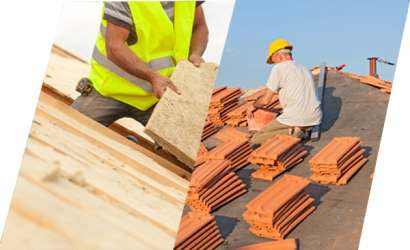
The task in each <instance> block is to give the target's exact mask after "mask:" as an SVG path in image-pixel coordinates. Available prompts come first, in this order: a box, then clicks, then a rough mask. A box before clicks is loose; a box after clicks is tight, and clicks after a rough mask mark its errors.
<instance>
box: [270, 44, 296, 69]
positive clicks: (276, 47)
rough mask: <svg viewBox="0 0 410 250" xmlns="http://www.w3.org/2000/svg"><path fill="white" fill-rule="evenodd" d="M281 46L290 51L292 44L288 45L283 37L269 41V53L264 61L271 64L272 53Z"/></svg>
mask: <svg viewBox="0 0 410 250" xmlns="http://www.w3.org/2000/svg"><path fill="white" fill-rule="evenodd" d="M283 48H289V49H290V50H291V51H292V49H293V46H292V45H290V44H289V43H288V42H287V41H286V40H283V39H278V40H276V41H274V42H273V43H271V44H270V46H269V55H268V59H266V63H267V64H273V62H272V59H271V57H272V55H273V53H275V52H276V51H278V50H280V49H283Z"/></svg>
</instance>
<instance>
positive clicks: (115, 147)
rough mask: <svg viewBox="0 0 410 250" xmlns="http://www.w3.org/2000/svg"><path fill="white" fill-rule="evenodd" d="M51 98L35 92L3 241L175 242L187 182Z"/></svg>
mask: <svg viewBox="0 0 410 250" xmlns="http://www.w3.org/2000/svg"><path fill="white" fill-rule="evenodd" d="M51 103H52V100H51V97H50V96H47V95H46V94H44V93H42V94H41V95H40V99H39V102H38V105H37V108H36V113H35V116H34V119H33V123H32V127H31V130H30V134H29V138H28V141H27V146H26V150H25V153H24V157H23V161H22V164H21V169H20V172H19V176H18V179H17V183H16V187H15V190H14V195H13V198H12V202H11V206H10V210H9V214H8V217H7V221H6V224H5V228H4V233H3V236H2V241H1V244H0V249H172V247H173V245H174V242H175V237H176V233H177V230H178V226H179V222H180V218H181V214H182V209H183V206H184V200H185V196H186V192H187V189H188V185H189V182H188V181H187V180H185V179H183V178H181V177H179V176H177V175H176V174H174V173H173V172H170V171H168V170H167V169H165V168H163V167H162V166H160V165H159V164H158V163H157V162H155V161H154V160H153V159H152V158H150V157H148V156H147V155H145V154H143V153H141V152H140V151H138V150H135V148H132V147H131V146H132V145H131V144H129V143H131V142H130V141H128V140H127V139H125V138H123V137H121V136H119V135H118V134H115V133H114V132H113V131H111V130H109V129H107V128H106V127H104V126H102V125H100V124H98V123H96V122H94V121H93V120H91V119H89V118H88V117H85V116H83V115H82V114H80V113H78V112H77V111H75V110H73V109H70V108H69V107H66V108H67V111H66V112H65V111H64V109H59V110H57V109H55V108H54V107H55V105H51ZM67 112H76V113H77V114H76V115H74V116H68V115H67ZM73 117H78V119H75V118H74V119H73ZM136 146H138V145H136ZM159 239H160V240H159Z"/></svg>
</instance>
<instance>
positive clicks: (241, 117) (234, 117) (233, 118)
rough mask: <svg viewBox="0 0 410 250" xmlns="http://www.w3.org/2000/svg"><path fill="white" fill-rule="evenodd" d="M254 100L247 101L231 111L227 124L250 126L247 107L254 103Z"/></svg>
mask: <svg viewBox="0 0 410 250" xmlns="http://www.w3.org/2000/svg"><path fill="white" fill-rule="evenodd" d="M252 103H253V102H246V103H244V104H242V105H241V106H239V107H237V108H236V109H234V110H232V111H231V112H229V113H228V114H227V115H226V116H227V117H228V120H227V121H226V124H228V125H230V126H234V127H246V126H248V120H247V119H246V109H247V108H248V107H249V106H250V105H252Z"/></svg>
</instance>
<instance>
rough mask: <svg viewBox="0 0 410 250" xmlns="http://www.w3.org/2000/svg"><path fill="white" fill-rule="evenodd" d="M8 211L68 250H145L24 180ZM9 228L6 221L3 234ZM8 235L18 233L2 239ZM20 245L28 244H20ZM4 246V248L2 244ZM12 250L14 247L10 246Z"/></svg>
mask: <svg viewBox="0 0 410 250" xmlns="http://www.w3.org/2000/svg"><path fill="white" fill-rule="evenodd" d="M10 209H12V210H14V211H16V212H18V213H20V214H22V215H23V216H24V217H26V218H27V219H28V220H30V221H32V222H34V223H35V224H37V225H38V226H37V227H40V228H45V229H47V231H54V232H55V233H57V234H58V235H60V236H61V237H62V238H63V239H64V240H65V243H68V244H69V245H70V246H71V247H70V249H118V248H119V246H121V247H120V248H122V249H125V248H128V249H138V248H141V249H147V248H149V247H148V246H147V245H146V244H143V243H142V242H139V241H138V240H135V239H134V238H132V237H130V236H128V235H126V234H124V233H123V232H121V231H120V230H119V229H118V228H116V227H115V226H113V225H111V224H109V223H107V222H105V221H102V220H100V219H98V218H96V217H94V216H92V215H90V214H88V213H85V212H84V211H82V210H80V209H78V208H77V207H75V206H72V205H71V204H69V203H67V202H65V201H63V200H61V199H56V197H55V196H53V195H52V194H50V193H49V192H47V191H45V190H44V189H42V188H40V187H39V186H37V185H35V184H33V183H31V182H29V181H28V180H26V179H25V178H18V180H17V183H16V188H15V192H14V195H13V200H12V202H11V205H10ZM9 224H14V225H15V222H13V221H9V220H8V221H7V223H6V225H5V229H4V231H5V232H7V231H9V229H8V226H9ZM36 233H37V230H34V231H32V232H31V234H33V235H36ZM10 234H11V236H10V237H16V238H17V237H19V231H17V232H14V233H13V232H11V233H8V234H5V235H4V236H6V235H10ZM107 235H109V236H113V235H116V237H102V236H107ZM8 240H9V239H8V238H6V237H3V238H2V243H1V245H0V246H1V247H3V242H7V241H8ZM46 241H47V239H44V238H43V239H37V240H36V242H38V243H37V244H38V245H42V244H43V242H46ZM53 243H54V242H53ZM20 244H21V245H23V244H29V243H28V242H20ZM20 244H19V245H20ZM44 244H45V245H48V244H46V243H44ZM6 245H8V244H7V243H6ZM49 246H50V245H49ZM13 248H18V247H17V246H14V247H13ZM41 248H42V247H41ZM27 249H30V248H27ZM54 249H55V248H54Z"/></svg>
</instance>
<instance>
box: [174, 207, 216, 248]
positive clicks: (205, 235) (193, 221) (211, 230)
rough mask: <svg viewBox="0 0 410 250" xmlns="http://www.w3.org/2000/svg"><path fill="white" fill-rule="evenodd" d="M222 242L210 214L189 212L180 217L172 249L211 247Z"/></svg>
mask: <svg viewBox="0 0 410 250" xmlns="http://www.w3.org/2000/svg"><path fill="white" fill-rule="evenodd" d="M222 242H223V239H222V235H221V234H220V232H219V230H218V227H217V226H216V222H215V221H214V217H213V216H212V215H209V214H206V213H194V212H189V213H188V214H187V215H185V216H184V217H182V219H181V222H180V225H179V231H178V234H177V237H176V241H175V246H174V249H176V250H182V249H213V248H215V247H216V246H218V245H219V244H221V243H222Z"/></svg>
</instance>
